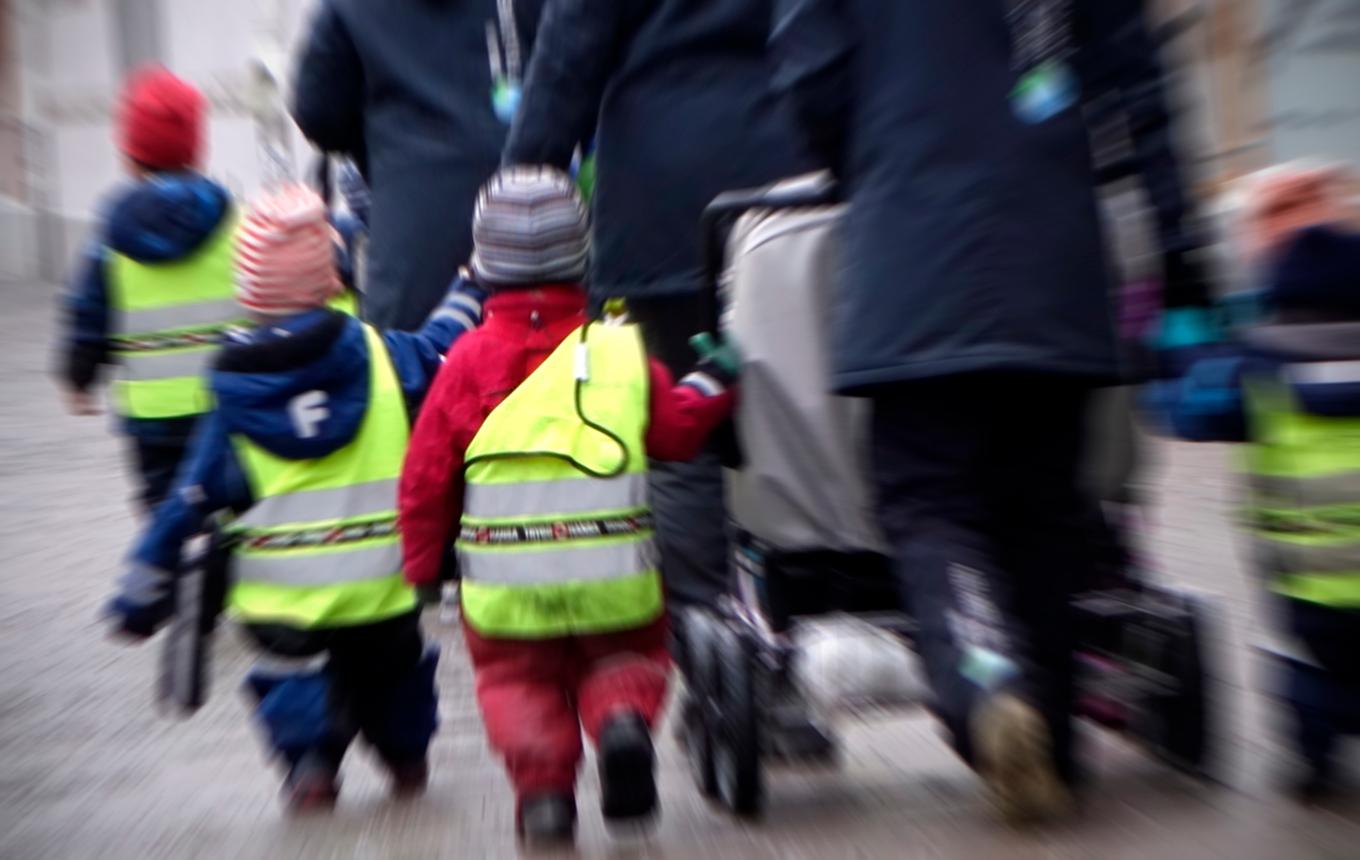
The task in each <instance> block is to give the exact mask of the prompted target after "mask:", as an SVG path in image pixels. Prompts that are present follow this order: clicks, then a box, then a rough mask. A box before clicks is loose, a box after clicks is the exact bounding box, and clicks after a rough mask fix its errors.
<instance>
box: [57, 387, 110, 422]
mask: <svg viewBox="0 0 1360 860" xmlns="http://www.w3.org/2000/svg"><path fill="white" fill-rule="evenodd" d="M62 395H63V399H64V400H65V401H66V411H67V412H69V413H71V414H72V415H77V416H81V417H87V416H90V415H98V414H99V413H100V412H101V411H102V410H100V408H99V399H98V398H97V397H95V396H94V394H92V393H91V392H89V391H76V390H75V389H74V388H64V389H62Z"/></svg>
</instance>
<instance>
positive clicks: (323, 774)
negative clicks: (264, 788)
mask: <svg viewBox="0 0 1360 860" xmlns="http://www.w3.org/2000/svg"><path fill="white" fill-rule="evenodd" d="M339 796H340V782H339V780H338V778H337V773H336V770H335V768H333V767H328V766H326V765H324V764H321V763H318V762H314V761H310V760H308V759H303V760H302V761H301V762H299V763H298V764H297V765H295V766H294V767H293V770H292V772H290V773H289V774H288V779H287V780H286V781H285V782H284V784H283V807H284V810H285V811H286V812H287V813H288V814H289V815H310V814H314V813H321V812H330V811H331V810H333V809H335V801H336V798H337V797H339Z"/></svg>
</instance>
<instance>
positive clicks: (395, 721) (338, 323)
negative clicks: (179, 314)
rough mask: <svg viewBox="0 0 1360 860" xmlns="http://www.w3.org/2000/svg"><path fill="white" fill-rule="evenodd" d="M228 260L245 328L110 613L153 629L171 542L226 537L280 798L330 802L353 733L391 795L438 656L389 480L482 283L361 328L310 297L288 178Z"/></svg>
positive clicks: (322, 228) (312, 204)
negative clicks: (379, 767) (256, 652)
mask: <svg viewBox="0 0 1360 860" xmlns="http://www.w3.org/2000/svg"><path fill="white" fill-rule="evenodd" d="M236 267H237V280H238V287H237V299H238V301H239V302H240V303H241V305H242V307H243V308H244V309H245V310H246V311H247V312H248V313H249V315H250V317H251V318H252V319H253V320H254V321H255V323H256V325H255V326H254V327H253V328H251V329H249V330H244V331H241V332H239V333H236V334H234V335H233V336H232V337H231V338H229V340H228V342H227V343H226V345H225V346H224V347H223V349H222V351H221V354H220V356H219V357H218V359H217V361H216V363H215V366H214V368H213V370H212V372H211V374H210V388H211V391H212V394H213V395H214V397H215V400H216V407H215V408H214V409H213V410H212V411H211V412H209V413H208V414H207V415H205V416H204V418H203V420H202V422H201V423H200V426H199V427H198V430H197V431H196V434H195V438H194V442H193V445H192V448H191V451H190V454H189V457H188V459H187V461H186V465H185V467H184V468H183V469H182V470H181V472H180V474H179V476H178V478H177V480H176V485H175V489H174V491H173V493H172V494H171V495H170V496H169V498H168V499H167V500H166V502H165V503H164V504H162V505H161V506H160V507H159V508H158V509H157V510H156V513H155V517H154V520H153V521H152V522H151V524H150V525H149V526H148V527H147V529H146V530H145V532H144V533H143V534H142V536H141V538H140V539H139V540H138V541H137V543H136V546H135V549H134V550H133V552H132V557H131V559H130V562H129V566H128V569H127V571H126V572H125V573H124V575H123V577H122V578H121V580H120V583H119V590H118V594H117V595H116V596H115V597H114V599H113V600H112V601H111V603H110V604H109V613H110V615H111V616H112V620H113V624H114V626H115V628H116V630H117V631H118V632H120V633H121V634H124V635H126V636H131V637H146V636H150V635H151V634H152V633H154V632H155V630H156V629H157V627H158V626H160V625H161V624H162V623H163V622H164V621H166V620H167V618H168V617H169V615H170V614H171V612H172V600H173V594H174V586H175V580H176V572H177V570H178V569H179V567H180V564H181V553H182V551H183V548H184V545H185V543H186V542H187V541H188V540H189V539H190V538H192V537H193V536H195V535H196V534H198V533H200V532H201V531H202V530H203V529H204V528H205V526H208V525H209V524H210V522H212V523H213V524H214V528H215V529H216V530H217V531H219V532H220V533H222V534H224V535H225V536H226V537H227V538H228V540H229V541H230V546H231V558H230V567H231V577H230V582H231V584H230V588H229V591H228V596H227V601H226V602H227V608H228V611H229V613H230V614H231V615H232V616H234V618H235V620H237V621H238V622H240V623H242V624H243V626H244V627H245V629H246V631H247V632H248V633H249V635H250V637H251V638H252V639H253V641H254V643H255V644H256V645H257V646H258V647H259V648H260V649H261V650H262V651H264V652H266V653H267V654H268V655H269V656H270V659H269V661H268V662H269V668H265V666H264V664H261V665H260V666H257V667H256V668H255V669H254V670H252V672H251V673H250V676H249V678H248V686H249V687H250V689H251V691H252V692H253V693H254V695H255V697H256V699H257V702H258V709H257V716H258V719H259V721H260V723H261V724H262V726H263V728H264V729H265V733H266V734H267V736H268V738H269V742H270V746H271V748H272V750H273V752H274V753H276V755H277V756H278V757H279V758H280V759H282V761H283V762H284V764H285V765H286V767H287V781H286V783H285V795H284V796H285V802H286V805H287V807H288V808H289V809H290V810H292V811H307V810H310V809H318V808H329V807H330V806H331V805H333V804H334V801H335V798H336V794H337V791H338V772H339V766H340V761H341V759H342V757H343V755H344V753H345V750H346V748H347V747H348V745H349V743H350V742H351V740H352V739H353V738H354V737H355V735H356V734H360V733H362V734H363V735H364V737H365V739H366V740H367V741H368V742H369V743H370V744H371V745H372V746H373V747H374V748H375V749H376V751H377V752H378V755H379V757H380V758H381V760H382V762H383V764H384V765H385V766H386V767H387V769H388V771H389V773H390V775H391V777H392V780H393V785H394V789H395V791H397V792H398V793H402V794H404V793H410V792H414V791H418V790H420V789H423V787H424V785H425V782H426V779H427V773H428V771H427V766H426V749H427V747H428V744H429V741H430V737H431V735H432V734H433V732H434V728H435V712H436V699H435V690H434V667H435V660H436V656H437V655H436V654H434V653H433V652H431V653H426V652H425V647H424V644H423V641H422V637H421V633H420V626H419V616H418V604H417V600H416V596H415V593H414V591H413V590H412V589H411V588H410V587H409V586H408V585H406V584H405V582H404V581H403V579H402V575H401V549H400V543H399V538H398V535H397V531H396V513H397V479H398V478H399V476H400V472H401V465H402V460H403V458H404V455H405V451H406V443H407V439H408V437H409V428H410V424H411V419H412V417H413V416H414V415H415V413H416V410H417V409H418V408H419V407H420V403H421V400H422V399H423V398H424V396H425V393H426V390H427V389H428V388H429V386H430V384H431V382H432V381H433V379H434V377H435V374H436V372H437V371H438V369H439V367H440V364H441V357H442V355H443V353H444V352H445V351H446V350H447V349H448V348H449V346H450V345H451V344H452V343H453V342H454V341H455V340H456V339H457V338H458V337H459V336H460V335H462V334H464V333H465V332H467V331H468V330H469V329H471V328H473V327H474V326H475V325H477V323H478V322H479V321H480V318H481V298H482V295H481V293H480V292H479V291H477V290H475V289H473V288H470V287H462V286H458V285H455V287H454V288H453V289H451V290H450V291H449V293H448V295H447V297H446V298H445V300H444V302H443V303H442V305H441V306H440V307H439V308H438V309H437V310H436V311H435V312H434V314H433V315H432V316H431V317H430V319H429V321H428V322H427V323H426V325H425V326H424V328H422V329H421V330H420V331H419V332H416V333H404V332H387V333H378V332H376V331H375V330H374V329H372V328H371V327H369V326H367V325H364V324H363V323H361V322H359V321H358V320H357V319H355V318H354V317H352V316H350V315H347V314H344V313H342V312H339V311H336V310H333V309H330V308H328V307H327V303H328V301H330V300H331V299H332V298H333V296H334V295H335V294H336V292H337V290H339V288H340V282H339V279H338V277H337V274H336V271H335V259H334V247H333V244H332V229H331V227H330V225H329V224H328V223H327V220H326V212H325V207H324V205H323V204H322V202H321V200H320V198H319V197H317V196H316V195H315V194H314V193H313V192H311V191H308V190H306V189H303V188H301V187H295V188H290V189H286V190H284V191H282V192H279V193H277V194H275V195H273V196H271V197H269V198H267V199H265V200H264V201H262V202H261V203H259V204H257V205H256V206H255V207H254V208H253V209H252V210H251V211H250V212H249V213H248V214H247V216H246V218H245V219H244V221H243V224H242V226H241V228H240V229H239V231H238V235H237V249H236ZM318 664H319V665H318Z"/></svg>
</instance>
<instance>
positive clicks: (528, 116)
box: [505, 0, 812, 608]
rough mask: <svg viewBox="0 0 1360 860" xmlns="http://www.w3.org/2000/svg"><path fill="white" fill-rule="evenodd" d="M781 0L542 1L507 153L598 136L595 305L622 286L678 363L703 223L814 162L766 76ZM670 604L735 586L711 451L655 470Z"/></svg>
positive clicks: (691, 314) (508, 156)
mask: <svg viewBox="0 0 1360 860" xmlns="http://www.w3.org/2000/svg"><path fill="white" fill-rule="evenodd" d="M772 6H773V3H772V0H706V2H697V0H604V2H599V1H598V0H553V2H551V3H550V4H549V5H548V6H547V8H546V9H545V11H544V15H543V21H542V24H541V26H540V27H539V32H538V46H537V50H536V51H535V54H534V61H533V63H532V65H531V67H530V70H529V75H528V78H527V79H526V81H525V88H524V101H523V103H522V104H521V107H520V113H519V115H518V116H517V117H516V119H515V123H514V127H513V128H512V129H511V132H510V139H509V141H508V143H507V144H506V150H505V161H506V162H507V163H511V164H513V163H546V164H553V165H556V166H558V167H566V166H567V165H568V163H569V162H570V161H571V159H572V154H573V152H574V150H575V149H576V148H577V146H578V145H581V144H583V143H585V142H587V141H589V140H590V139H591V138H592V136H593V137H594V139H595V142H596V167H597V171H598V173H597V178H596V184H595V196H594V200H593V206H594V237H593V260H592V270H591V275H590V289H591V294H592V297H593V298H594V300H595V301H597V302H598V301H599V300H601V299H604V298H612V297H624V298H626V299H627V300H628V307H629V311H630V314H631V315H632V317H633V318H634V319H635V320H636V321H637V322H639V323H640V324H641V325H642V330H643V334H644V337H645V338H646V339H647V345H648V350H649V352H650V353H651V354H652V355H654V356H656V357H658V358H660V359H661V360H662V361H663V362H664V363H665V364H666V365H667V366H668V367H669V368H670V369H671V371H672V372H673V373H676V374H680V373H683V372H684V371H685V370H686V369H687V368H688V367H689V366H690V365H691V364H692V363H693V354H692V353H691V351H690V349H689V346H688V343H687V341H688V338H689V337H690V336H691V335H693V334H695V333H697V332H700V331H705V330H707V329H709V328H710V327H711V325H712V321H711V320H709V319H707V318H706V314H707V313H708V312H709V311H708V310H707V305H706V303H705V301H704V300H703V295H704V292H705V289H706V285H705V283H704V268H703V261H702V260H701V255H700V238H699V218H700V215H701V213H702V212H703V209H704V207H705V206H706V205H708V203H709V202H710V201H712V200H713V198H714V197H716V196H717V195H718V194H720V193H721V192H723V191H728V190H731V189H734V188H745V187H750V186H756V185H762V184H764V183H767V182H772V181H774V180H777V179H780V178H783V177H787V176H790V175H793V174H797V173H799V172H802V171H804V170H806V169H808V168H809V167H810V166H811V164H812V162H811V160H810V159H809V158H808V157H807V155H806V154H805V153H804V151H803V147H802V145H801V144H800V143H799V140H800V135H799V134H798V132H797V127H796V124H795V119H794V116H793V113H792V111H791V108H790V106H789V105H788V104H787V102H786V101H785V100H783V99H781V98H780V97H778V96H777V95H776V94H774V93H773V92H772V91H771V89H770V86H769V80H770V66H769V64H768V56H767V55H768V46H767V40H768V36H769V24H770V17H771V14H772V11H773V9H772ZM651 482H652V484H651V486H652V504H653V508H654V510H655V512H656V515H657V525H658V530H659V538H660V546H661V551H662V570H663V573H664V575H665V579H666V585H667V589H668V594H669V598H670V601H671V605H672V608H676V607H679V606H683V605H688V604H696V603H697V604H708V603H711V602H712V601H713V600H714V599H715V598H716V597H717V595H719V594H720V593H722V592H723V591H724V590H725V588H726V584H727V582H726V570H727V550H726V546H727V544H726V538H725V532H724V529H725V522H724V520H725V515H724V512H723V485H722V471H721V467H720V465H719V463H718V460H717V458H716V457H715V456H714V455H712V454H706V455H704V456H701V457H700V458H699V459H697V460H695V461H694V462H692V463H687V464H657V465H656V466H655V467H654V468H653V470H652V473H651Z"/></svg>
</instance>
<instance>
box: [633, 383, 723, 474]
mask: <svg viewBox="0 0 1360 860" xmlns="http://www.w3.org/2000/svg"><path fill="white" fill-rule="evenodd" d="M648 370H649V377H650V378H649V382H650V385H651V393H650V395H649V400H650V402H649V410H650V411H649V415H648V423H647V438H646V446H647V455H648V456H650V457H654V458H656V459H658V460H667V461H671V462H683V461H686V460H692V459H694V457H695V456H697V455H698V453H699V451H700V450H702V449H703V447H704V442H705V441H706V440H707V439H708V436H709V434H710V433H712V432H713V430H714V429H715V428H716V427H717V426H718V425H719V424H721V423H722V422H723V421H724V420H725V419H726V418H727V417H728V416H729V415H731V414H732V407H733V405H734V404H735V402H736V397H735V394H734V393H733V391H732V390H731V389H730V388H728V387H726V386H725V385H724V384H723V381H722V380H720V379H717V378H715V377H713V376H711V375H708V374H702V373H697V372H696V373H691V374H689V375H687V376H686V377H685V378H684V379H682V380H681V381H680V384H679V385H676V384H675V380H674V378H673V377H672V376H671V374H670V371H669V370H667V369H666V366H665V365H664V364H662V363H661V362H659V361H657V360H656V359H650V360H649V362H648Z"/></svg>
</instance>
